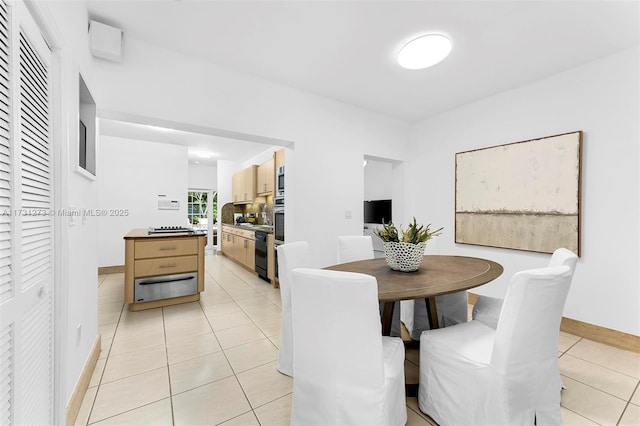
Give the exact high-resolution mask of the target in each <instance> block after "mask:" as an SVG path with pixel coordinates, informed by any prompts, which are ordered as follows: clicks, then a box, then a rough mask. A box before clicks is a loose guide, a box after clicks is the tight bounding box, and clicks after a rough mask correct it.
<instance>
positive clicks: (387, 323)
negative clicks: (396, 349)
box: [380, 302, 395, 336]
mask: <svg viewBox="0 0 640 426" xmlns="http://www.w3.org/2000/svg"><path fill="white" fill-rule="evenodd" d="M394 306H395V302H384V307H383V309H382V317H381V318H380V320H381V322H382V335H383V336H391V323H392V322H393V307H394Z"/></svg>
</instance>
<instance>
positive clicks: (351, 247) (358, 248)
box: [338, 235, 400, 336]
mask: <svg viewBox="0 0 640 426" xmlns="http://www.w3.org/2000/svg"><path fill="white" fill-rule="evenodd" d="M374 257H375V254H374V252H373V239H372V238H371V235H341V236H339V237H338V263H347V262H356V261H358V260H366V259H373V258H374ZM383 308H384V303H380V313H382V310H383ZM391 335H392V336H400V304H399V303H398V302H395V304H394V306H393V319H392V320H391Z"/></svg>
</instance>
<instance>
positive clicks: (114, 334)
mask: <svg viewBox="0 0 640 426" xmlns="http://www.w3.org/2000/svg"><path fill="white" fill-rule="evenodd" d="M107 276H108V275H105V277H104V278H103V280H102V282H104V280H105V279H106V278H107ZM100 285H102V283H100V284H98V287H100ZM124 308H125V303H124V302H123V303H122V308H121V309H120V315H119V316H118V321H117V322H116V329H115V330H114V331H113V337H112V338H111V344H110V345H109V350H108V351H107V356H106V357H105V358H104V368H103V369H102V374H100V380H98V384H97V385H96V388H97V389H96V394H95V395H94V397H93V402H92V403H91V408H90V409H89V416H88V417H87V423H86V424H87V425H89V424H91V423H90V420H91V414H93V408H94V407H95V404H96V399H98V392H99V391H100V387H101V386H102V379H103V377H104V372H105V371H106V370H107V363H108V362H109V355H111V347H112V346H113V341H114V340H115V338H116V332H117V331H118V326H119V325H120V320H121V319H122V312H123V311H124ZM98 327H99V326H98ZM100 346H101V347H100V349H101V350H102V343H101V344H100Z"/></svg>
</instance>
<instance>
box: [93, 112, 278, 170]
mask: <svg viewBox="0 0 640 426" xmlns="http://www.w3.org/2000/svg"><path fill="white" fill-rule="evenodd" d="M100 134H101V135H105V136H117V137H120V138H125V139H139V140H145V141H153V142H160V143H170V144H174V145H183V146H186V147H188V153H189V154H188V156H189V162H190V163H196V164H201V165H203V166H215V165H217V163H218V160H228V161H244V160H247V159H249V158H252V157H255V156H256V155H258V154H260V153H262V152H264V151H266V150H268V149H271V148H272V145H267V144H262V143H256V142H249V141H245V140H240V139H231V138H224V137H220V136H213V135H208V134H203V133H194V132H186V131H183V130H177V129H173V128H169V127H156V126H149V125H144V124H138V123H131V122H125V121H121V120H112V119H105V118H101V119H100Z"/></svg>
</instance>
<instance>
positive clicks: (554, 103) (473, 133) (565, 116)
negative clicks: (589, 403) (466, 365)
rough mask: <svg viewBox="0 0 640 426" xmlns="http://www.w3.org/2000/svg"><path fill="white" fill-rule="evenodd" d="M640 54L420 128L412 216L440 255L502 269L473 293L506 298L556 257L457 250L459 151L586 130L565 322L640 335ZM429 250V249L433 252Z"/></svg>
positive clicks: (624, 55)
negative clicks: (523, 276)
mask: <svg viewBox="0 0 640 426" xmlns="http://www.w3.org/2000/svg"><path fill="white" fill-rule="evenodd" d="M638 61H639V55H638V49H637V48H636V49H633V50H629V51H625V52H621V53H619V54H617V55H613V56H610V57H608V58H605V59H602V60H598V61H595V62H592V63H590V64H587V65H585V66H582V67H579V68H576V69H573V70H570V71H567V72H563V73H561V74H558V75H555V76H553V77H551V78H548V79H545V80H543V81H540V82H537V83H535V84H531V85H529V86H525V87H522V88H519V89H516V90H512V91H509V92H506V93H502V94H500V95H497V96H494V97H492V98H489V99H486V100H483V101H480V102H477V103H474V104H470V105H467V106H465V107H462V108H459V109H456V110H454V111H450V112H447V113H445V114H442V115H439V116H436V117H433V118H430V119H427V120H424V121H422V122H421V123H418V124H417V125H416V126H415V127H414V131H413V134H412V137H411V139H412V150H411V157H410V158H411V160H410V161H409V163H408V167H409V168H410V171H409V173H408V174H409V176H410V178H409V182H410V183H411V187H410V191H408V194H420V195H419V196H409V197H408V203H407V211H408V212H409V213H410V214H416V215H420V216H423V217H424V218H425V219H424V220H425V221H429V222H432V223H433V224H434V225H435V226H445V232H444V234H443V236H442V237H441V238H439V242H438V244H439V248H440V251H441V252H443V253H451V254H459V255H470V256H480V257H485V258H489V259H492V260H495V261H497V262H499V263H500V264H502V265H503V266H504V267H505V271H504V274H503V275H502V277H500V278H499V279H497V280H496V281H494V282H492V283H489V284H487V285H485V286H482V287H480V288H478V289H476V291H477V292H478V293H481V294H487V295H493V296H500V297H502V296H504V293H505V291H506V286H507V282H508V279H509V278H510V277H511V275H512V274H513V273H515V272H517V271H518V270H522V269H529V268H535V267H540V266H544V265H545V264H546V263H547V261H548V259H549V255H547V254H538V253H528V252H519V251H515V250H507V249H498V248H487V247H480V246H472V245H463V244H454V242H453V240H454V208H455V199H454V192H455V191H454V188H455V186H454V177H455V175H454V173H455V163H454V161H455V153H456V152H461V151H466V150H471V149H475V148H481V147H487V146H494V145H499V144H504V143H509V142H517V141H522V140H527V139H532V138H537V137H542V136H549V135H555V134H560V133H565V132H570V131H575V130H582V131H583V132H584V134H583V153H582V256H581V258H580V260H579V262H578V265H577V270H576V273H575V278H574V280H573V284H572V288H571V291H570V293H569V297H568V300H567V304H566V308H565V312H564V315H565V316H567V317H569V318H573V319H577V320H580V321H584V322H588V323H591V324H596V325H600V326H603V327H608V328H612V329H615V330H619V331H623V332H626V333H631V334H634V335H640V321H638V318H639V312H640V309H639V301H640V293H639V291H640V290H639V289H640V286H639V285H638V284H639V282H640V280H639V274H638V259H639V249H638V244H639V241H638V238H637V235H638V225H639V223H638V222H639V221H638V217H640V214H639V211H638V195H639V193H640V190H639V185H638V145H639V143H638V141H639V139H640V134H639V128H638V117H639V116H640V108H639V106H638V103H639V99H640V91H639V87H638V84H639V83H638V75H640V74H639V69H638ZM428 250H429V248H427V251H428Z"/></svg>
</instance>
